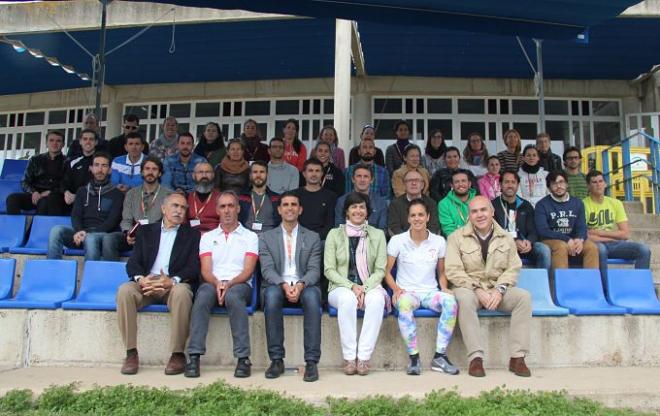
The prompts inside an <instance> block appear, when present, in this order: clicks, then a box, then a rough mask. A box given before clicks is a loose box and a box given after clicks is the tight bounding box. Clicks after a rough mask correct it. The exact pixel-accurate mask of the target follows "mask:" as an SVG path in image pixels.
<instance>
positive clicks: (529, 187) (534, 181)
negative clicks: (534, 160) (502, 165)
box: [518, 163, 548, 207]
mask: <svg viewBox="0 0 660 416" xmlns="http://www.w3.org/2000/svg"><path fill="white" fill-rule="evenodd" d="M518 176H520V186H519V187H518V196H520V197H521V198H523V199H525V200H527V201H529V203H530V204H532V206H533V207H534V206H536V203H537V202H539V201H540V200H541V198H543V197H544V196H546V195H547V194H548V188H547V187H546V184H545V178H546V177H547V176H548V172H547V171H546V170H545V169H543V167H541V166H540V165H536V166H529V165H527V164H525V163H523V165H522V166H521V167H520V170H519V171H518Z"/></svg>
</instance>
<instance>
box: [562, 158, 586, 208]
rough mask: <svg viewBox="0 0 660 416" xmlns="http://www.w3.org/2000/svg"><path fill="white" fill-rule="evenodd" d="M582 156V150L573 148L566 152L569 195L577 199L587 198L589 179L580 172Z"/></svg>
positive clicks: (565, 163) (565, 162) (565, 160)
mask: <svg viewBox="0 0 660 416" xmlns="http://www.w3.org/2000/svg"><path fill="white" fill-rule="evenodd" d="M581 164H582V156H581V155H580V149H578V148H577V147H575V146H571V147H569V148H567V149H566V150H564V166H566V180H567V181H568V193H569V194H570V195H571V196H572V197H574V198H577V199H584V198H586V197H587V179H586V178H585V177H584V174H583V173H582V172H580V165H581Z"/></svg>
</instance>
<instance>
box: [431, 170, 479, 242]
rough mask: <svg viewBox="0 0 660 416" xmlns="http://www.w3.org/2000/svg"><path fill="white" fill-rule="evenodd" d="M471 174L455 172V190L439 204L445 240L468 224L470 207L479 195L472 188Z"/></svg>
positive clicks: (452, 179) (453, 177)
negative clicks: (471, 202)
mask: <svg viewBox="0 0 660 416" xmlns="http://www.w3.org/2000/svg"><path fill="white" fill-rule="evenodd" d="M470 174H471V172H470V171H467V170H463V169H459V170H457V171H456V172H454V173H453V174H452V176H451V186H452V188H453V189H452V190H451V191H449V193H448V194H447V196H446V197H444V198H443V199H442V201H440V202H439V203H438V218H440V228H441V230H442V235H443V236H445V238H447V237H449V235H450V234H451V233H453V232H454V231H455V230H457V229H458V228H461V227H462V226H464V225H465V224H466V223H467V220H468V205H469V204H470V201H471V200H472V199H473V198H474V197H475V195H476V194H477V192H476V191H475V190H474V189H473V188H472V182H471V181H470Z"/></svg>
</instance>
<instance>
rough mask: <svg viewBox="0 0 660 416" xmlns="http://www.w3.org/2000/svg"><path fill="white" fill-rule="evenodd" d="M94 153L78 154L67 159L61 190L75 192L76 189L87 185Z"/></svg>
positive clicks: (90, 175) (90, 176)
mask: <svg viewBox="0 0 660 416" xmlns="http://www.w3.org/2000/svg"><path fill="white" fill-rule="evenodd" d="M93 159H94V155H91V156H78V157H77V158H74V159H67V160H66V166H65V167H64V178H62V187H61V191H62V193H64V191H69V192H71V193H72V194H75V193H76V192H77V191H78V189H80V188H81V187H83V186H85V185H87V184H88V183H89V181H90V180H91V179H92V172H91V171H90V168H91V166H92V161H93Z"/></svg>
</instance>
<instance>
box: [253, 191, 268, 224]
mask: <svg viewBox="0 0 660 416" xmlns="http://www.w3.org/2000/svg"><path fill="white" fill-rule="evenodd" d="M266 196H267V195H266V194H265V193H264V195H263V196H262V197H261V204H260V205H259V209H257V205H256V204H255V203H254V196H250V198H251V199H252V213H253V214H254V222H257V216H258V215H259V211H261V208H263V206H264V202H265V201H266Z"/></svg>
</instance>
